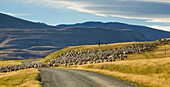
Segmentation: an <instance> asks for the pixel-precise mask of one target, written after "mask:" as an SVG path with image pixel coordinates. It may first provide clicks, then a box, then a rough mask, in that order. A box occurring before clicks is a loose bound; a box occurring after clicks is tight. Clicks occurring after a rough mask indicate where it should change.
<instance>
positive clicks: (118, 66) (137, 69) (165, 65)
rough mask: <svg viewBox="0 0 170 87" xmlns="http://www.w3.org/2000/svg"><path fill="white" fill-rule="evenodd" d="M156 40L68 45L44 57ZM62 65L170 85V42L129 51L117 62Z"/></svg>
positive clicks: (153, 86) (143, 82)
mask: <svg viewBox="0 0 170 87" xmlns="http://www.w3.org/2000/svg"><path fill="white" fill-rule="evenodd" d="M154 42H157V41H154ZM154 42H130V43H115V44H109V45H102V46H101V47H98V46H97V45H86V46H74V47H67V48H64V49H61V50H59V51H56V52H54V53H52V54H50V55H48V56H47V57H46V58H45V59H43V60H41V61H45V62H46V61H48V60H50V59H52V58H54V57H56V56H57V55H60V54H61V53H64V52H66V51H68V50H80V49H82V50H89V49H95V50H98V49H106V50H108V49H114V48H123V47H125V46H127V45H131V44H138V43H154ZM165 48H166V54H165ZM59 68H66V69H78V70H86V71H91V72H96V73H101V74H104V75H109V76H113V77H117V78H119V79H122V80H128V81H131V82H135V83H138V84H141V85H144V86H149V87H170V44H167V45H163V44H162V45H159V46H158V47H157V48H154V49H152V50H151V51H149V52H140V54H128V58H127V59H125V61H120V60H117V61H116V62H104V63H98V64H86V65H75V66H68V67H59Z"/></svg>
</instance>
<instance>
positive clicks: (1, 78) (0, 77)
mask: <svg viewBox="0 0 170 87" xmlns="http://www.w3.org/2000/svg"><path fill="white" fill-rule="evenodd" d="M37 73H39V71H38V70H37V69H34V68H31V69H24V70H19V71H15V72H8V73H0V87H41V85H40V82H39V81H36V80H35V76H36V75H37Z"/></svg>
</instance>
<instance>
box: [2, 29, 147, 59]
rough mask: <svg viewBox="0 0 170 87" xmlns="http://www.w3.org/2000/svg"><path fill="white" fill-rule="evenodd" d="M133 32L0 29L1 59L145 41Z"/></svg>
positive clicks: (27, 57) (22, 57)
mask: <svg viewBox="0 0 170 87" xmlns="http://www.w3.org/2000/svg"><path fill="white" fill-rule="evenodd" d="M146 40H147V39H146V38H145V37H143V36H142V35H140V34H139V33H137V32H135V31H133V30H128V29H127V30H113V29H106V28H84V27H77V28H64V29H7V28H5V29H0V59H6V60H7V59H8V60H9V59H10V60H11V59H12V60H17V59H35V58H44V57H45V56H47V55H48V54H50V53H52V52H54V51H56V50H58V49H61V48H64V47H67V46H75V45H89V44H91V45H92V44H97V43H98V42H99V41H100V42H101V43H102V44H105V43H115V42H131V41H146Z"/></svg>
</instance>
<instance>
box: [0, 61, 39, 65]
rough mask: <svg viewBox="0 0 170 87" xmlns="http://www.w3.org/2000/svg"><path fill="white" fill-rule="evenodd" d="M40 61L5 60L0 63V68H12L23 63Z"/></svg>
mask: <svg viewBox="0 0 170 87" xmlns="http://www.w3.org/2000/svg"><path fill="white" fill-rule="evenodd" d="M38 60H40V59H27V60H8V61H7V60H5V61H0V66H12V65H21V64H22V62H24V61H38Z"/></svg>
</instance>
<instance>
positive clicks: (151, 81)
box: [72, 68, 170, 87]
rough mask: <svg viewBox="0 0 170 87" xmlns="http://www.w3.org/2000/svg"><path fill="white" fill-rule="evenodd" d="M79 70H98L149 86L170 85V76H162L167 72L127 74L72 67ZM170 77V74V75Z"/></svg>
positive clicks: (101, 72)
mask: <svg viewBox="0 0 170 87" xmlns="http://www.w3.org/2000/svg"><path fill="white" fill-rule="evenodd" d="M72 69H77V70H86V71H91V72H96V73H100V74H104V75H109V76H113V77H117V78H119V79H122V80H128V81H132V82H136V83H139V84H142V85H144V86H149V87H170V78H166V79H165V78H161V76H164V75H166V74H156V75H155V74H153V75H137V74H127V73H122V72H116V71H109V70H101V69H86V68H72ZM169 77H170V76H169Z"/></svg>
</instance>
